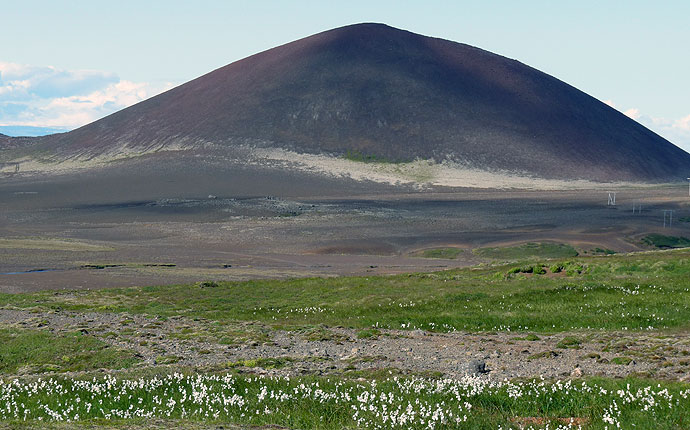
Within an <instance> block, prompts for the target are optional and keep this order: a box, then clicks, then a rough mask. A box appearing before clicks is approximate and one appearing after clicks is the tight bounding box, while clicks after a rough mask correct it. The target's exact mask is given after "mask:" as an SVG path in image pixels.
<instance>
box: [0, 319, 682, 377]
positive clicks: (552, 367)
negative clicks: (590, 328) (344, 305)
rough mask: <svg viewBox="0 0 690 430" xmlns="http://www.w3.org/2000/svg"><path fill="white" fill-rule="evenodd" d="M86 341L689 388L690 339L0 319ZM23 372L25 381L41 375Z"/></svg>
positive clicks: (261, 369)
mask: <svg viewBox="0 0 690 430" xmlns="http://www.w3.org/2000/svg"><path fill="white" fill-rule="evenodd" d="M2 327H17V328H31V329H39V330H49V331H51V332H53V333H55V334H62V333H70V332H75V331H81V332H82V333H83V334H84V335H87V336H95V337H97V338H99V339H101V340H103V341H105V342H106V343H108V344H109V345H111V347H117V348H124V349H128V350H132V351H135V352H136V355H137V357H138V358H139V359H140V364H139V366H142V367H150V366H164V365H171V366H180V367H191V368H198V369H204V368H215V369H218V368H228V369H230V368H234V369H237V370H240V371H243V372H252V373H261V374H280V375H284V374H288V375H298V374H314V375H327V374H345V373H348V372H349V373H351V374H352V375H357V373H358V372H360V373H362V374H363V375H365V374H366V372H372V371H390V372H393V373H403V374H410V373H412V374H435V375H446V376H450V377H454V376H460V375H462V374H465V373H480V374H484V375H486V377H488V378H495V379H503V378H509V379H510V378H532V377H544V378H569V377H574V378H577V377H583V376H585V377H586V376H594V375H597V376H607V377H624V376H627V375H638V376H650V377H654V378H661V379H670V380H681V381H689V380H690V333H688V332H659V331H648V332H608V331H607V332H573V333H555V334H528V333H509V332H498V333H459V332H458V333H432V332H425V331H421V330H378V329H374V328H372V329H365V330H354V329H348V328H342V327H335V328H329V327H320V326H308V327H302V328H299V329H291V330H289V331H287V330H278V329H274V328H271V327H268V326H265V325H262V324H259V323H252V322H238V323H233V324H220V323H217V322H212V321H206V320H200V319H195V320H192V319H188V318H185V317H172V318H167V319H161V318H152V317H147V316H142V315H130V314H116V313H72V312H65V311H51V312H44V311H40V312H36V311H31V310H14V309H2V310H0V328H2ZM36 372H37V370H36V369H32V368H30V367H25V368H23V369H21V370H20V373H21V374H32V373H36Z"/></svg>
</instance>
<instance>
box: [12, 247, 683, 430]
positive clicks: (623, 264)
mask: <svg viewBox="0 0 690 430" xmlns="http://www.w3.org/2000/svg"><path fill="white" fill-rule="evenodd" d="M534 249H537V250H539V252H546V251H544V247H543V246H541V245H539V246H537V247H535V248H534ZM554 250H555V251H554ZM511 252H512V251H511ZM548 252H549V254H550V255H553V252H557V253H558V252H565V253H566V255H567V257H561V258H547V257H538V256H536V255H531V256H529V257H528V258H526V259H524V260H521V261H516V262H513V263H510V264H496V265H482V266H477V267H473V268H467V269H457V270H449V271H443V272H436V273H416V274H404V275H392V276H369V277H338V278H307V279H288V280H254V281H246V282H212V281H210V280H209V281H208V282H200V283H196V284H189V285H174V286H150V287H140V288H119V289H104V290H87V291H73V292H53V291H46V292H38V293H27V294H3V295H0V307H3V308H7V309H26V310H32V311H36V312H53V311H60V312H66V311H71V312H86V311H89V312H100V313H125V312H126V313H129V314H140V315H146V316H157V317H161V318H163V319H165V318H169V317H173V316H180V315H182V316H186V317H188V318H192V319H193V318H204V319H208V320H210V321H209V322H204V325H203V326H204V327H206V328H207V331H208V333H204V335H208V336H211V337H214V336H215V337H217V339H216V340H217V341H218V342H220V343H223V344H224V343H227V344H233V343H242V342H245V341H248V340H251V339H258V340H260V339H261V338H262V336H263V337H265V336H266V334H265V333H263V332H262V330H269V331H270V330H271V329H278V330H280V329H287V330H294V331H298V332H300V333H302V334H303V336H304V337H305V338H308V339H313V340H333V341H338V339H331V338H330V337H329V336H333V334H332V333H330V332H329V331H328V330H326V329H325V328H328V327H335V326H344V327H351V328H355V329H357V330H358V331H357V333H358V334H357V337H358V338H362V339H364V338H376V337H377V336H380V335H381V332H380V331H379V329H383V328H392V329H415V328H421V329H423V330H431V331H454V330H461V331H472V332H493V331H511V332H523V333H524V334H522V335H520V334H516V336H527V337H526V339H528V340H533V341H539V337H540V336H541V334H540V335H536V334H535V333H542V332H543V333H553V332H568V331H573V330H574V331H576V332H577V333H576V334H577V336H570V335H569V336H567V337H565V338H563V340H562V341H561V342H559V344H558V345H557V346H556V348H557V349H559V350H560V349H562V350H567V349H577V348H579V347H580V344H581V342H582V339H583V336H585V337H586V333H587V331H591V332H597V333H601V332H602V330H603V331H604V332H605V331H607V330H629V331H635V330H644V331H646V330H649V329H654V330H661V331H663V332H664V333H666V334H668V335H673V330H686V329H688V328H690V281H689V280H690V250H687V249H685V250H683V249H680V250H663V251H650V252H645V253H638V254H630V255H621V254H616V255H605V256H585V257H583V256H578V257H573V256H572V255H571V254H572V252H571V251H568V250H563V249H561V247H560V246H558V245H557V246H556V248H549V251H548ZM493 255H497V254H493ZM506 255H509V253H508V254H506V253H504V254H501V258H503V257H505V256H506ZM542 255H543V254H542ZM528 266H529V268H531V270H529V271H527V269H526V268H527V267H528ZM535 268H538V270H535ZM246 322H252V324H249V325H246V324H245V323H246ZM254 323H256V327H254ZM252 330H254V331H252ZM196 334H198V333H194V332H193V330H192V332H189V333H187V332H186V331H184V330H183V331H180V332H178V333H174V334H173V337H175V336H179V338H180V339H184V338H185V337H186V336H193V335H196ZM0 344H2V348H0V373H1V374H4V375H5V376H6V377H9V378H8V379H6V380H2V378H1V377H0V429H3V428H12V429H15V428H27V429H34V428H56V429H61V428H92V427H90V426H93V427H98V426H100V425H102V424H103V425H105V424H107V425H109V426H111V427H112V428H117V429H125V428H129V429H139V428H141V429H143V428H147V427H148V425H149V424H150V423H149V420H154V419H155V420H158V421H157V423H158V424H156V425H158V426H159V428H165V427H166V426H175V427H177V428H199V427H197V424H198V423H211V424H213V423H222V424H223V425H227V424H228V423H231V424H232V425H241V426H249V427H244V428H250V427H251V426H268V425H271V426H281V427H286V428H301V429H341V428H349V429H363V428H367V429H370V428H380V429H388V428H401V429H402V428H406V429H407V428H411V429H415V428H420V429H421V428H438V429H441V428H443V429H445V428H449V429H450V428H459V429H460V428H465V429H485V428H486V429H489V428H492V429H495V428H503V429H517V428H529V427H528V425H531V426H533V428H544V426H545V425H546V424H547V423H548V424H549V425H550V427H549V428H558V426H559V425H560V426H565V425H566V421H564V420H567V419H569V418H573V419H577V422H578V423H579V424H582V428H584V429H605V428H609V429H611V428H617V427H616V426H617V424H618V423H620V424H621V428H630V425H631V424H632V423H634V424H635V427H634V428H638V429H678V428H685V426H686V425H687V423H688V422H690V400H689V399H688V396H690V385H688V384H687V383H674V382H664V381H651V380H636V379H622V380H613V379H586V380H577V381H570V382H560V381H539V380H537V381H525V380H523V381H506V382H492V383H489V382H487V380H479V379H475V378H468V379H454V380H450V379H443V378H440V377H431V376H429V377H421V376H400V375H398V376H395V374H389V373H388V372H389V371H388V370H386V369H378V371H377V372H373V371H372V372H364V373H362V372H360V373H356V374H355V373H353V374H352V375H349V374H337V375H336V374H334V375H331V376H329V377H316V376H303V377H302V376H300V377H293V378H286V377H258V376H251V375H244V374H240V373H238V372H240V371H241V368H253V367H255V366H258V367H262V368H267V369H280V368H282V367H284V366H287V365H289V364H290V363H289V361H290V360H291V359H290V358H270V357H264V358H258V359H252V360H243V361H241V362H235V363H227V365H226V366H225V367H224V368H223V369H222V370H220V369H217V368H216V369H211V370H206V371H204V372H203V373H200V372H198V371H197V370H194V369H187V370H185V369H179V368H176V367H174V365H173V367H165V366H163V367H159V368H146V367H143V368H141V367H134V369H133V370H123V371H120V373H119V375H121V376H120V377H119V378H118V379H115V378H112V377H110V376H103V375H102V374H101V375H99V374H96V373H85V374H83V375H82V376H77V377H76V378H70V377H66V376H63V377H58V378H54V379H50V378H48V379H46V378H42V379H39V380H37V379H36V376H25V377H20V378H19V379H17V378H16V377H15V376H12V375H16V374H18V373H23V371H22V369H27V368H28V369H34V370H36V369H37V370H38V371H53V372H65V371H87V372H89V371H91V370H93V369H98V368H109V369H117V368H125V369H126V368H128V367H130V366H136V359H135V358H134V356H133V355H132V353H130V352H127V351H120V350H116V349H115V348H112V347H106V346H105V345H104V343H103V342H101V341H100V340H98V339H97V338H94V337H90V336H81V335H80V333H78V332H74V333H72V334H68V335H54V334H51V333H50V332H47V331H43V330H38V329H31V330H29V329H19V328H14V327H7V328H4V329H2V330H0ZM526 359H529V358H526ZM621 359H628V360H629V359H630V358H629V357H621ZM625 364H626V363H620V365H625ZM175 370H178V371H182V372H183V373H182V374H172V373H170V372H172V371H175ZM220 372H225V373H220ZM227 372H229V373H227ZM34 375H35V372H34ZM357 378H359V379H357ZM24 419H26V420H27V421H26V422H24V421H23V420H24ZM61 421H63V422H64V421H73V422H74V423H73V424H74V426H73V427H71V426H67V427H65V426H63V424H60V422H61ZM166 423H167V424H166ZM3 426H6V427H3ZM230 428H233V427H230ZM561 428H564V427H561Z"/></svg>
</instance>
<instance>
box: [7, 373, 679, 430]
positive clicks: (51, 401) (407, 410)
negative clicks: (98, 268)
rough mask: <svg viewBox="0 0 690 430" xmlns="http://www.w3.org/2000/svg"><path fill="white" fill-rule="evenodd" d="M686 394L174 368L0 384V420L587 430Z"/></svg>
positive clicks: (649, 425) (666, 415)
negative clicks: (189, 371)
mask: <svg viewBox="0 0 690 430" xmlns="http://www.w3.org/2000/svg"><path fill="white" fill-rule="evenodd" d="M689 397H690V388H689V387H688V386H687V385H683V384H674V383H664V384H650V383H649V382H648V381H640V380H634V379H628V380H618V381H611V380H597V379H593V380H589V381H567V382H566V381H563V382H562V381H557V382H545V381H540V380H534V381H516V382H508V381H504V382H490V381H488V380H485V379H479V378H473V377H466V378H463V379H457V380H450V379H425V378H414V377H410V378H398V377H388V378H380V379H374V380H368V381H351V380H333V379H327V378H314V377H303V378H287V377H255V376H241V375H235V374H232V373H225V374H182V373H175V374H161V375H153V376H146V377H139V378H127V377H125V378H114V377H111V376H105V377H103V376H101V377H92V378H89V379H72V378H58V379H52V378H51V379H47V380H39V381H26V382H20V381H15V382H13V383H3V382H0V399H2V400H0V401H1V402H3V408H0V420H2V421H5V422H9V423H10V424H12V423H14V424H16V425H17V426H15V427H11V428H19V426H20V425H21V424H20V423H21V422H23V421H29V422H32V423H37V422H41V423H45V422H61V421H62V422H82V423H92V424H98V423H106V422H107V423H109V424H111V425H113V424H121V425H122V428H131V427H128V426H129V425H130V423H132V422H133V423H137V422H141V421H142V420H146V419H154V418H158V419H168V420H176V422H177V424H176V428H185V427H186V426H185V425H184V423H185V422H187V423H194V422H199V421H202V422H210V423H219V424H220V423H228V422H230V423H236V424H244V425H247V426H276V427H280V428H294V429H333V430H335V429H497V428H506V429H516V428H524V427H522V425H524V424H529V423H530V421H529V420H530V419H532V420H533V419H539V420H541V421H540V424H541V425H540V426H537V427H542V426H543V425H546V424H550V427H549V428H565V427H564V425H565V424H567V423H568V422H570V421H571V420H572V421H574V422H576V423H577V424H579V425H583V426H584V427H585V428H589V429H605V428H617V426H618V425H620V424H623V425H625V424H628V423H635V428H636V429H650V430H651V429H678V428H683V427H684V424H685V423H687V420H688V419H690V399H689ZM609 426H612V427H609ZM190 427H191V426H190ZM251 428H255V427H251ZM262 428H263V427H262ZM532 428H534V427H532ZM574 428H577V427H574ZM624 428H627V427H624Z"/></svg>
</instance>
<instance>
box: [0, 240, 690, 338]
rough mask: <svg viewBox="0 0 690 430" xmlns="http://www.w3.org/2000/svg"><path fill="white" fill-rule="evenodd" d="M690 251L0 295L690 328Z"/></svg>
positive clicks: (121, 306) (337, 316) (294, 323)
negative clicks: (531, 264) (537, 270)
mask: <svg viewBox="0 0 690 430" xmlns="http://www.w3.org/2000/svg"><path fill="white" fill-rule="evenodd" d="M689 255H690V252H688V251H687V250H685V251H684V250H678V251H658V252H650V253H641V254H634V255H613V256H606V257H578V258H574V259H569V260H549V261H547V260H543V261H542V263H539V266H540V267H541V265H542V264H543V265H544V267H553V266H557V265H559V264H560V265H561V266H563V267H582V268H583V270H582V273H577V272H572V271H569V270H568V271H566V270H564V271H563V272H561V273H559V274H558V275H559V276H550V275H537V274H533V273H528V274H521V273H516V274H510V272H512V271H514V270H515V268H517V267H522V266H523V265H521V264H514V265H501V266H491V267H476V268H470V269H460V270H451V271H445V272H437V273H419V274H405V275H394V276H371V277H338V278H308V279H289V280H255V281H246V282H218V283H216V284H215V285H217V286H216V287H213V288H204V287H203V286H201V285H200V284H193V285H175V286H157V287H141V288H121V289H106V290H95V291H80V292H75V293H69V294H59V293H57V294H56V293H54V292H40V293H32V294H4V295H0V306H3V307H17V308H35V309H39V310H40V309H44V310H50V309H55V308H61V309H65V310H73V311H96V312H131V313H139V314H147V315H155V316H161V317H169V316H173V315H184V316H188V317H202V318H207V319H210V320H215V321H218V322H220V323H230V322H235V321H259V322H262V323H265V324H268V325H271V326H274V327H277V328H299V327H302V326H305V325H317V324H323V325H327V326H337V325H340V326H345V327H353V328H367V327H372V326H377V327H383V328H410V329H412V328H422V329H425V330H434V331H453V330H467V331H487V330H488V331H495V330H511V331H516V330H517V331H520V330H524V331H535V332H539V331H545V332H557V331H567V330H572V329H591V330H599V329H610V330H621V329H623V330H647V329H651V328H654V329H663V328H687V327H688V326H689V325H690V324H689V322H690V283H689V282H688V279H690V258H688V257H689Z"/></svg>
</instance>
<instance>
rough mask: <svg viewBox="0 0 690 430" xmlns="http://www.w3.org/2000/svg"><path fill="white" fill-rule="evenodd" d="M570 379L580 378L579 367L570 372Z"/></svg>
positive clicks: (580, 371)
mask: <svg viewBox="0 0 690 430" xmlns="http://www.w3.org/2000/svg"><path fill="white" fill-rule="evenodd" d="M570 377H571V378H581V377H582V369H580V366H579V365H578V366H575V368H574V369H573V371H572V372H570Z"/></svg>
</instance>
